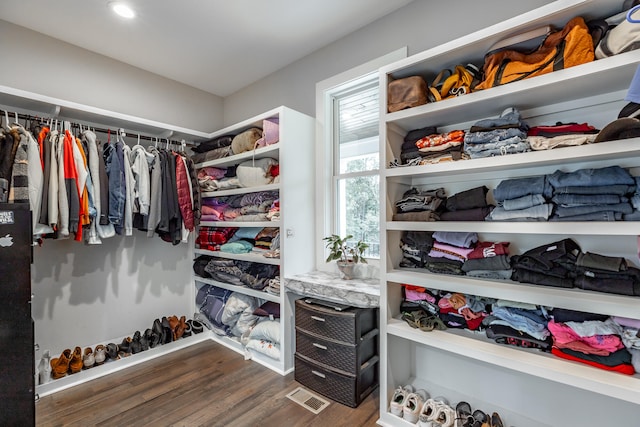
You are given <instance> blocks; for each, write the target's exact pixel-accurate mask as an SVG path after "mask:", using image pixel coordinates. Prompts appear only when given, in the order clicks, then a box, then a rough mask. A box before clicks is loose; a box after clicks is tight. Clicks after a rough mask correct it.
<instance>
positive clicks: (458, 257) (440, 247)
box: [429, 241, 473, 261]
mask: <svg viewBox="0 0 640 427" xmlns="http://www.w3.org/2000/svg"><path fill="white" fill-rule="evenodd" d="M471 251H473V249H472V248H461V247H458V246H453V245H447V244H445V243H441V242H438V241H435V242H433V248H432V249H431V251H429V256H431V257H434V258H447V259H451V260H454V261H466V260H467V256H468V255H469V254H470V253H471Z"/></svg>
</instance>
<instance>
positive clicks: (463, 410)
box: [389, 384, 504, 427]
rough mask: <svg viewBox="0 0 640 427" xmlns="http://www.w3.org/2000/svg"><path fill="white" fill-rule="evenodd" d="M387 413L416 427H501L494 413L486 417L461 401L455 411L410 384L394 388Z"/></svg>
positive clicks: (486, 414)
mask: <svg viewBox="0 0 640 427" xmlns="http://www.w3.org/2000/svg"><path fill="white" fill-rule="evenodd" d="M389 412H390V413H391V414H393V415H395V416H397V417H401V418H403V419H404V420H405V421H407V422H409V423H412V424H416V425H417V426H419V427H504V424H503V422H502V419H501V418H500V414H498V413H497V412H493V413H492V414H491V415H489V414H488V413H485V412H483V411H481V410H480V409H476V410H475V411H474V410H472V408H471V405H470V404H469V403H467V402H464V401H462V402H459V403H458V404H457V405H456V406H455V409H454V408H453V407H452V406H451V405H449V402H448V400H447V399H446V398H444V397H442V396H438V397H434V398H430V397H429V394H428V393H427V392H426V391H425V390H422V389H418V390H414V388H413V386H412V385H410V384H408V385H405V386H398V388H396V390H395V391H394V392H393V396H392V397H391V401H390V402H389Z"/></svg>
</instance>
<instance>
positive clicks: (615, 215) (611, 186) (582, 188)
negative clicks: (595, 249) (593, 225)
mask: <svg viewBox="0 0 640 427" xmlns="http://www.w3.org/2000/svg"><path fill="white" fill-rule="evenodd" d="M548 179H549V183H550V184H551V186H552V187H553V198H552V201H553V202H554V203H555V205H556V208H555V212H554V214H553V216H552V217H551V218H550V220H552V221H619V220H622V219H623V215H624V214H631V213H632V212H633V207H632V206H631V203H630V202H629V197H628V196H630V195H632V194H633V192H634V191H635V189H636V188H635V186H636V181H635V179H634V178H633V177H632V176H631V175H630V174H629V171H627V170H626V169H623V168H621V167H620V166H610V167H606V168H600V169H579V170H577V171H575V172H562V171H556V172H554V173H553V174H550V175H548Z"/></svg>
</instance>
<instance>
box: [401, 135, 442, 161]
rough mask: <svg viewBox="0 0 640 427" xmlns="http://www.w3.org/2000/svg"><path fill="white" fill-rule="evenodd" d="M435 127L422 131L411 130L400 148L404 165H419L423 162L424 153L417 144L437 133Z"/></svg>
mask: <svg viewBox="0 0 640 427" xmlns="http://www.w3.org/2000/svg"><path fill="white" fill-rule="evenodd" d="M437 132H438V131H437V129H436V127H435V126H427V127H424V128H422V129H414V130H410V131H409V132H408V133H407V135H406V136H405V137H404V142H403V143H402V147H401V148H400V162H401V164H402V165H417V164H419V162H420V160H422V153H420V150H419V149H418V147H416V142H417V141H418V140H420V139H421V138H424V137H425V136H428V135H432V134H434V133H437Z"/></svg>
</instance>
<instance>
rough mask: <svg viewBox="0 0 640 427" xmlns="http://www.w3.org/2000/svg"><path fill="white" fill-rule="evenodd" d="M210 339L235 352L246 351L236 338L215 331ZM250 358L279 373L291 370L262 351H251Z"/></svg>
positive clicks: (283, 373)
mask: <svg viewBox="0 0 640 427" xmlns="http://www.w3.org/2000/svg"><path fill="white" fill-rule="evenodd" d="M211 339H212V340H213V341H215V342H217V343H219V344H222V345H224V346H225V347H227V348H229V349H231V350H233V351H235V352H236V353H239V354H242V355H244V354H245V353H246V351H245V348H244V347H243V345H242V344H241V343H240V341H238V340H237V339H234V338H231V337H227V336H222V335H217V334H215V333H212V334H211ZM280 351H281V352H282V347H280ZM251 360H253V361H254V362H256V363H259V364H260V365H263V366H266V367H267V368H269V369H271V370H273V371H276V372H278V373H279V374H280V375H287V374H288V373H290V372H292V371H293V368H290V369H285V367H284V362H283V361H282V360H276V359H273V358H271V357H269V356H266V355H264V354H262V353H258V352H256V351H251Z"/></svg>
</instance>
